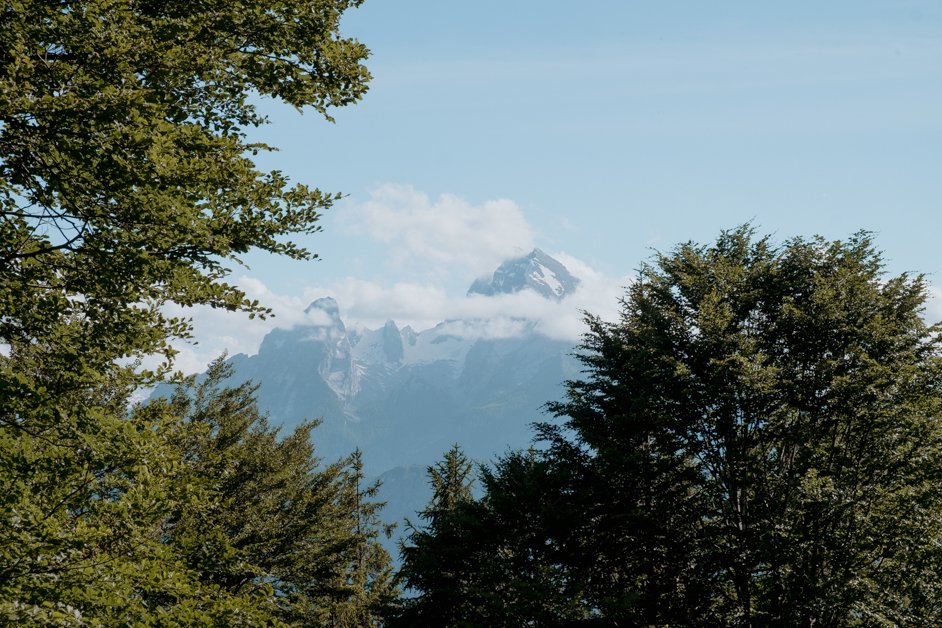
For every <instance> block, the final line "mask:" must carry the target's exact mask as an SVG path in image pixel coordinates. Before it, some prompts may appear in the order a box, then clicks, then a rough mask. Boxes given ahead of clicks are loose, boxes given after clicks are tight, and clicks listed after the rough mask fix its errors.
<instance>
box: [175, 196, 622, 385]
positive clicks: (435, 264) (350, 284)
mask: <svg viewBox="0 0 942 628" xmlns="http://www.w3.org/2000/svg"><path fill="white" fill-rule="evenodd" d="M338 222H339V226H340V232H341V233H340V234H339V235H338V236H336V237H343V236H344V235H347V236H350V235H352V236H358V237H363V236H366V237H367V238H368V239H369V240H370V242H371V243H373V246H374V247H376V248H377V249H379V250H383V251H385V253H384V255H385V256H386V258H387V259H386V263H387V264H389V265H393V266H396V267H399V266H402V267H406V266H407V267H409V268H410V270H411V271H413V272H412V274H413V275H416V272H415V271H416V269H420V272H419V273H418V279H415V280H412V281H402V282H393V283H389V284H385V283H381V282H379V281H375V280H366V279H363V278H359V277H354V276H345V277H338V278H336V279H333V280H330V281H327V282H324V283H322V284H316V285H314V284H312V285H305V286H303V287H301V288H299V290H298V292H296V293H294V294H279V293H276V292H273V291H272V290H270V289H269V288H268V287H267V286H266V284H265V281H264V277H258V276H252V275H248V274H246V275H242V276H239V277H236V278H235V283H236V284H237V285H238V286H239V287H240V288H242V289H243V290H244V291H245V292H246V295H247V296H248V297H249V298H250V299H258V300H259V302H261V303H263V304H264V305H266V306H267V307H270V308H271V309H272V311H273V313H274V316H273V317H270V318H268V319H266V320H259V319H253V320H249V319H248V317H247V316H246V315H245V314H242V313H233V312H227V311H224V310H214V309H211V308H205V307H198V308H181V307H177V306H172V307H168V308H167V313H168V314H170V315H174V316H184V317H189V318H191V319H192V322H193V326H194V337H195V338H197V339H198V343H196V344H192V343H182V342H181V343H177V344H176V345H175V346H176V348H177V349H178V350H179V352H180V353H179V355H178V357H177V361H176V367H177V368H178V369H180V370H182V371H183V372H185V373H194V372H199V371H202V370H204V369H205V367H206V364H207V363H208V362H209V361H210V360H212V359H213V358H215V357H216V356H218V355H219V354H221V353H222V352H223V351H227V352H228V353H229V354H235V353H246V354H253V353H255V352H257V351H258V347H259V345H260V344H261V341H262V338H264V336H265V335H266V334H267V333H268V332H270V331H271V330H272V329H274V328H275V327H293V326H296V325H303V324H316V323H318V322H324V321H317V320H313V319H311V316H317V315H319V314H320V313H319V312H317V311H315V312H312V313H311V314H305V312H304V310H305V308H306V307H307V306H308V305H309V304H310V303H311V301H313V300H314V299H317V298H320V297H325V296H331V297H334V298H335V299H336V300H337V302H338V304H339V305H340V311H341V316H342V318H343V319H344V321H345V322H346V323H347V324H348V325H349V326H351V327H359V328H370V329H375V328H377V327H380V326H382V325H383V324H384V323H385V322H386V321H387V320H393V321H395V322H396V324H397V325H399V326H400V327H403V326H406V325H410V326H411V327H412V328H413V329H415V330H416V331H421V330H424V329H428V328H430V327H433V326H435V325H437V324H439V323H441V322H442V321H450V322H449V325H451V326H452V327H454V328H455V329H454V330H453V331H454V332H457V333H461V334H463V335H465V336H473V337H506V336H512V335H515V334H519V333H521V332H522V331H523V329H524V328H525V327H526V326H527V325H531V324H532V325H535V328H536V329H537V330H538V331H539V332H540V333H543V334H546V335H547V336H550V337H552V338H557V339H563V340H570V341H572V342H573V344H574V345H575V344H576V343H577V342H578V340H579V338H580V337H581V335H582V333H583V331H584V323H583V316H584V313H585V312H591V313H593V314H596V315H599V316H601V317H602V318H603V319H608V320H612V319H614V318H615V317H616V316H617V310H618V298H619V297H620V296H622V295H623V293H624V288H625V286H626V285H627V284H628V282H629V278H628V277H615V278H613V277H606V276H603V275H602V274H600V273H598V272H596V271H595V270H593V269H592V268H591V267H590V266H588V265H587V264H585V263H584V262H582V261H580V260H578V259H576V258H575V257H573V256H571V255H568V254H567V253H566V252H565V251H548V252H549V254H550V255H552V256H553V257H555V258H556V259H558V260H559V261H561V262H562V263H563V264H564V265H565V266H566V267H567V268H568V269H569V270H570V272H572V274H574V275H575V276H577V277H578V278H579V279H580V284H579V287H578V289H577V290H576V291H575V293H574V294H572V295H570V296H569V297H567V298H566V299H564V300H562V301H559V302H557V301H550V300H547V299H544V298H542V297H540V296H539V295H537V294H535V293H533V292H529V291H524V292H520V293H517V294H508V295H497V296H493V297H483V296H480V295H472V296H466V295H465V292H464V291H465V290H466V289H467V285H465V286H464V288H463V289H462V290H461V291H460V293H450V292H449V291H448V290H447V289H446V288H445V287H443V286H444V285H446V284H447V281H446V280H448V279H454V278H455V277H456V276H457V277H458V278H459V280H461V281H463V280H465V279H467V278H469V277H477V276H481V275H483V274H488V273H491V272H493V271H494V270H495V269H496V268H497V266H498V265H499V264H500V263H501V262H503V261H505V260H507V259H509V258H512V257H515V256H519V255H522V254H525V253H527V252H529V251H530V250H531V249H532V248H533V247H534V246H535V241H534V229H533V228H532V227H531V225H530V224H529V223H528V222H527V220H526V217H525V216H524V214H523V212H522V210H521V209H520V208H519V207H518V206H517V205H516V204H515V203H514V202H513V201H510V200H507V199H498V200H490V201H486V202H484V203H480V204H477V205H475V204H473V203H471V202H469V201H467V200H465V199H462V198H460V197H458V196H455V195H451V194H443V195H441V196H439V197H438V198H436V199H432V198H430V197H429V196H428V195H426V194H424V193H422V192H419V191H417V190H415V189H414V188H412V187H411V186H405V185H383V186H380V187H379V188H377V189H376V190H375V191H374V192H373V194H372V195H371V197H370V199H369V200H368V201H366V202H365V203H362V204H359V205H354V206H352V207H349V208H347V209H346V210H345V212H344V213H343V214H342V215H341V216H340V218H339V219H338ZM452 283H454V282H452ZM453 292H454V291H453ZM469 321H470V322H469ZM523 321H528V323H526V324H524V323H523Z"/></svg>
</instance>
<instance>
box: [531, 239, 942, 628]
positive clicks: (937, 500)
mask: <svg viewBox="0 0 942 628" xmlns="http://www.w3.org/2000/svg"><path fill="white" fill-rule="evenodd" d="M925 300H926V286H925V283H924V281H923V280H922V278H921V277H910V276H907V275H902V276H899V277H892V278H886V277H884V275H883V272H882V261H881V257H880V255H879V253H877V252H876V251H875V250H874V248H873V246H872V243H871V241H870V238H869V236H868V235H867V234H865V233H861V234H857V235H855V236H854V237H852V238H850V239H849V240H848V241H846V242H827V241H825V240H823V239H821V238H815V239H812V240H803V239H794V240H791V241H789V242H787V243H785V244H784V245H782V246H780V247H776V246H773V245H772V244H771V243H770V242H769V240H768V239H767V238H762V239H755V237H754V236H753V233H752V231H751V229H750V228H748V227H743V228H740V229H738V230H735V231H732V232H726V233H724V234H723V235H722V236H721V237H720V238H719V240H718V241H717V242H716V243H715V244H714V245H712V246H697V245H694V244H686V245H683V246H681V247H679V248H677V249H676V250H675V251H673V252H672V253H671V254H669V255H661V256H658V258H657V260H656V263H655V264H654V265H651V266H646V267H644V268H643V269H642V270H641V272H640V274H639V277H638V279H637V281H635V282H634V283H633V284H632V286H631V287H630V288H629V291H628V296H627V298H626V299H625V301H624V303H623V310H622V316H621V319H620V320H619V321H618V322H616V323H611V324H609V323H604V322H602V321H600V320H598V319H596V318H592V317H590V318H589V319H588V324H589V328H590V332H589V334H588V335H587V336H586V341H585V345H584V347H583V348H584V350H585V353H584V357H583V362H584V364H585V365H586V367H587V373H588V376H587V378H586V379H585V380H583V381H578V382H572V383H570V386H569V395H568V400H566V401H564V402H562V403H557V404H551V406H550V407H551V409H552V410H553V411H554V412H555V413H556V414H557V415H559V416H563V417H567V423H566V427H567V428H568V429H569V430H570V431H571V433H572V434H574V436H575V438H574V441H575V444H576V445H577V446H578V449H579V450H580V451H582V452H584V456H583V455H580V456H578V457H575V458H571V457H570V456H569V455H566V454H565V453H564V452H566V451H572V448H571V447H570V448H568V449H559V448H556V449H552V448H551V453H550V454H549V455H550V456H551V457H552V458H553V459H554V460H556V461H557V463H564V464H566V465H570V461H575V462H577V463H578V467H579V469H580V471H579V472H580V473H584V474H585V476H584V477H585V478H586V479H585V480H583V481H582V482H580V485H579V487H578V489H579V491H580V492H581V493H582V494H583V497H582V499H583V500H584V508H585V516H586V518H588V519H589V520H591V521H593V524H592V525H591V527H590V528H589V530H590V531H591V536H586V537H585V541H584V543H585V545H586V548H587V549H588V554H589V555H590V556H591V557H593V558H594V559H597V560H598V563H597V564H599V565H600V566H601V570H598V571H595V570H591V571H590V572H589V581H590V583H591V585H590V588H589V595H590V599H591V601H592V603H593V604H594V605H597V606H598V607H599V608H600V609H602V610H603V612H604V613H605V614H606V615H607V616H610V617H613V618H617V617H624V618H631V619H632V620H633V621H640V622H642V623H645V624H659V623H665V622H670V623H688V624H689V623H704V622H706V623H714V624H717V625H731V626H739V625H742V626H746V625H756V624H763V625H768V624H777V625H814V626H848V625H878V624H879V625H893V624H895V625H917V624H921V625H928V624H934V623H937V622H938V621H939V617H938V613H939V608H940V603H942V599H940V598H939V594H938V592H937V583H938V582H939V576H940V574H939V571H938V569H939V563H938V558H939V556H938V549H937V548H938V545H939V541H940V540H942V536H940V535H942V493H940V489H939V486H940V480H942V448H940V447H942V422H940V409H942V406H940V401H942V396H940V390H939V382H940V379H939V375H940V371H939V366H940V361H939V358H940V351H939V338H938V334H937V331H936V329H935V328H934V327H927V326H926V324H925V323H924V322H923V320H922V318H921V313H922V308H923V305H924V303H925ZM546 431H547V432H549V434H550V436H554V437H555V439H556V441H557V444H558V443H559V442H560V441H563V442H565V440H566V439H564V438H563V435H562V432H560V431H558V430H556V431H555V434H553V430H552V429H551V428H547V430H546ZM620 592H623V593H622V594H621V595H619V593H620ZM704 592H705V593H706V594H707V597H706V598H704V596H703V593H704ZM619 597H621V598H622V600H623V601H626V602H632V601H633V603H632V604H622V603H621V601H620V600H619ZM613 600H614V601H616V602H617V604H616V605H614V606H610V604H611V603H612V601H613Z"/></svg>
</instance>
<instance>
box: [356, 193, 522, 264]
mask: <svg viewBox="0 0 942 628" xmlns="http://www.w3.org/2000/svg"><path fill="white" fill-rule="evenodd" d="M338 224H339V226H340V227H341V228H342V229H343V230H345V231H347V232H349V233H355V234H365V235H368V236H370V237H371V238H373V239H374V240H376V241H377V242H381V243H383V244H385V245H387V246H388V247H389V248H390V252H391V255H392V261H393V262H394V263H396V264H399V265H403V264H406V263H410V262H415V261H419V262H421V263H423V264H432V265H435V266H437V267H442V266H445V267H454V266H458V267H460V268H461V270H462V271H464V272H470V273H472V274H475V275H476V274H480V273H482V272H485V271H488V270H493V268H494V267H496V266H497V264H499V263H500V262H501V261H503V260H505V259H507V258H509V257H513V256H514V255H519V254H523V253H527V252H529V251H530V249H532V248H533V229H532V228H531V227H530V225H529V224H528V223H527V221H526V218H525V217H524V215H523V212H522V211H521V210H520V208H519V207H518V206H517V205H516V203H514V202H513V201H510V200H507V199H497V200H490V201H486V202H484V203H482V204H480V205H474V204H471V203H469V202H468V201H466V200H464V199H462V198H459V197H458V196H454V195H452V194H442V195H441V196H439V197H438V198H437V199H434V200H433V199H431V198H429V196H428V195H426V194H423V193H421V192H419V191H417V190H415V188H413V187H412V186H408V185H395V184H386V185H382V186H380V187H379V188H377V189H376V190H374V192H373V193H372V194H371V196H370V199H369V200H368V201H366V202H365V203H361V204H358V205H352V206H348V207H346V208H344V209H343V210H341V212H340V213H339V215H338Z"/></svg>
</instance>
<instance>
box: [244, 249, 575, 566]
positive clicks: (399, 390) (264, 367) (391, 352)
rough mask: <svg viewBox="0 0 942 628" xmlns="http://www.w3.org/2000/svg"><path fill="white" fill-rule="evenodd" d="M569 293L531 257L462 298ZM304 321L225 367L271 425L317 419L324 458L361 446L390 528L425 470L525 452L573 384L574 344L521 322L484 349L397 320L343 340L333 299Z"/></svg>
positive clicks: (419, 491) (464, 326)
mask: <svg viewBox="0 0 942 628" xmlns="http://www.w3.org/2000/svg"><path fill="white" fill-rule="evenodd" d="M577 285H578V280H577V279H576V278H575V277H573V276H572V275H570V274H569V271H568V270H566V268H565V267H564V266H563V265H562V264H560V263H559V262H558V261H556V260H555V259H553V258H552V257H550V256H548V255H546V254H545V253H543V252H542V251H539V250H535V251H533V252H532V253H530V254H529V255H528V256H525V257H522V258H518V259H516V260H511V261H509V262H505V263H504V264H502V265H501V266H500V268H498V269H497V271H496V272H495V273H494V276H493V278H492V279H491V281H490V282H488V283H482V282H480V281H479V282H475V284H474V285H473V286H472V287H471V290H469V294H479V295H484V296H487V295H488V294H501V293H508V292H516V291H519V290H534V291H536V292H537V293H538V294H541V295H543V296H544V297H546V298H550V299H560V298H562V297H564V296H566V295H568V294H570V293H571V291H572V290H574V289H575V287H576V286H577ZM306 312H307V313H308V317H309V319H310V320H311V321H312V322H311V323H310V324H306V325H301V326H297V327H294V328H291V329H275V330H274V331H272V332H271V333H269V334H268V335H267V336H265V338H264V339H263V341H262V343H261V346H260V347H259V351H258V353H257V354H256V355H252V356H247V355H244V354H239V355H235V356H232V357H231V358H230V359H229V361H230V363H231V364H232V366H233V369H234V375H233V380H234V383H238V382H242V381H246V380H253V381H254V382H255V383H257V384H258V385H259V388H258V400H259V405H260V407H261V408H262V410H263V411H265V412H267V413H268V415H269V419H270V421H271V423H272V424H274V425H282V426H284V427H285V428H286V429H290V428H291V427H293V426H295V425H297V424H298V423H300V422H301V421H303V420H305V419H311V418H318V419H320V420H321V421H322V423H321V425H320V426H319V427H318V428H317V429H316V430H315V431H314V435H313V438H314V439H315V444H316V447H317V453H318V455H320V456H321V457H323V458H324V459H326V460H335V459H338V458H341V457H343V456H345V455H347V454H349V453H350V452H352V451H353V450H354V449H355V448H357V447H359V448H360V449H361V450H362V451H363V461H364V463H365V468H366V470H367V472H368V473H369V474H371V475H372V476H374V477H380V476H382V477H384V478H385V479H386V480H387V481H388V483H389V486H387V487H386V489H385V490H384V491H383V492H382V494H381V496H382V498H384V499H387V500H389V501H390V502H391V503H390V505H389V508H388V510H387V516H393V517H395V518H396V519H399V518H400V517H401V516H402V515H403V513H406V514H412V513H414V511H415V510H417V509H420V508H421V507H422V506H423V505H424V503H425V501H426V499H427V495H428V490H427V487H426V486H425V477H424V468H425V467H426V466H427V465H429V464H432V463H433V462H435V461H436V460H438V459H439V458H440V457H441V455H442V454H443V453H444V452H445V450H447V449H448V448H449V447H450V446H451V445H452V444H454V443H456V442H457V443H459V444H460V445H461V447H462V448H463V449H464V451H465V452H466V453H467V455H468V456H469V457H471V458H472V459H476V460H479V461H487V460H490V459H492V458H493V457H494V456H496V455H497V454H500V453H503V452H505V451H506V450H507V449H508V448H521V447H526V446H528V445H529V444H530V442H531V439H532V436H533V433H532V430H531V428H530V425H531V423H532V422H534V421H537V420H542V419H544V418H546V417H545V416H544V415H543V414H542V411H541V408H542V406H543V404H545V403H546V402H548V401H550V400H555V399H559V398H561V397H562V396H563V388H562V385H561V384H562V383H563V382H564V381H565V380H567V379H572V378H573V377H575V376H576V375H577V373H578V368H579V365H578V363H577V361H576V360H575V358H574V357H572V356H571V355H570V354H571V351H572V349H573V347H572V343H569V342H563V341H559V340H553V339H550V338H547V337H546V336H544V335H542V334H540V333H538V332H537V331H536V325H535V323H534V322H532V321H525V320H523V321H518V322H519V325H517V326H516V328H518V329H520V330H521V331H520V333H518V334H517V335H515V336H513V337H508V338H480V337H475V336H474V335H472V334H473V332H472V331H469V330H474V329H478V328H480V327H481V323H482V321H444V322H442V323H439V324H438V325H436V326H435V327H433V328H431V329H427V330H424V331H420V332H416V331H414V330H413V329H412V328H410V327H403V328H399V327H398V326H397V325H396V323H395V322H393V321H388V322H387V323H386V324H385V325H384V326H383V327H381V328H379V329H362V330H358V329H350V328H348V327H347V325H346V324H345V323H344V321H343V318H342V316H341V310H340V306H339V304H338V303H337V302H336V301H335V300H334V299H332V298H330V297H325V298H321V299H317V300H315V301H314V302H313V303H311V304H310V306H308V308H307V309H306ZM413 518H414V517H413ZM393 549H394V548H393Z"/></svg>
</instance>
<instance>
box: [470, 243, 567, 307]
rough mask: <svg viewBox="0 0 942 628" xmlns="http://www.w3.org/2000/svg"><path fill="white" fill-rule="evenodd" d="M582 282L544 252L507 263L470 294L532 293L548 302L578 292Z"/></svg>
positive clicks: (474, 286) (481, 281)
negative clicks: (530, 291)
mask: <svg viewBox="0 0 942 628" xmlns="http://www.w3.org/2000/svg"><path fill="white" fill-rule="evenodd" d="M578 286H579V280H578V279H577V278H576V277H574V276H573V275H572V274H571V273H570V272H569V270H568V269H567V268H566V267H565V266H563V265H562V264H561V263H560V262H559V261H558V260H556V259H555V258H553V257H551V256H549V255H547V254H546V253H544V252H543V251H541V250H540V249H533V251H531V252H530V253H529V254H528V255H524V256H523V257H517V258H514V259H511V260H507V261H506V262H504V263H503V264H501V265H500V266H499V267H498V268H497V270H495V271H494V273H493V274H492V275H491V276H490V277H482V278H480V279H477V280H476V281H475V282H474V283H473V284H471V287H470V288H469V289H468V295H469V296H470V295H473V294H479V295H483V296H494V295H497V294H513V293H515V292H520V291H521V290H532V291H534V292H536V293H537V294H539V295H540V296H543V297H545V298H547V299H553V300H556V301H559V300H562V299H563V298H565V297H567V296H569V295H570V294H572V293H573V292H575V290H576V288H577V287H578Z"/></svg>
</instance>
